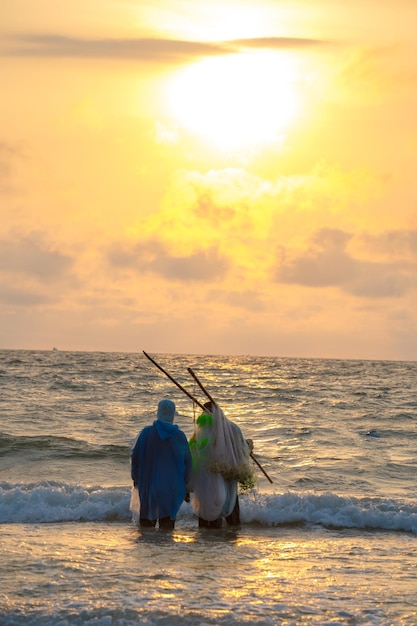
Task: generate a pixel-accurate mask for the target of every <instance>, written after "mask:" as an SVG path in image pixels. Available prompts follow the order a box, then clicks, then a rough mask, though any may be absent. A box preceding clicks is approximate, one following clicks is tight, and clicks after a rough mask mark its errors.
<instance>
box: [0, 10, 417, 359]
mask: <svg viewBox="0 0 417 626" xmlns="http://www.w3.org/2000/svg"><path fill="white" fill-rule="evenodd" d="M416 23H417V2H416V0H350V1H349V2H346V1H345V0H343V1H342V0H292V1H291V2H290V1H286V0H257V1H256V2H253V1H251V2H248V1H237V0H236V1H235V0H233V1H230V0H221V1H218V0H210V2H208V1H207V2H206V1H203V0H60V1H59V2H56V0H35V1H34V0H1V2H0V80H1V84H2V91H1V97H0V216H1V220H0V348H4V349H42V350H43V349H46V350H49V349H52V348H57V349H59V350H88V351H90V350H99V351H123V352H126V351H127V352H140V351H141V350H146V351H147V352H150V353H152V352H154V353H180V354H196V355H198V354H218V355H254V356H283V357H306V358H310V357H313V358H342V359H390V360H391V359H392V360H417V175H416V170H417V167H416V166H417V115H416V111H417V37H416V36H415V24H416Z"/></svg>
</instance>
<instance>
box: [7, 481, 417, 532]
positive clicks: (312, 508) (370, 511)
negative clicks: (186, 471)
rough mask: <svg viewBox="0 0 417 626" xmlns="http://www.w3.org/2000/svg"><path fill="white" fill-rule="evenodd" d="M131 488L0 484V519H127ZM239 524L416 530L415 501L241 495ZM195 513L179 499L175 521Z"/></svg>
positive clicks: (55, 484)
mask: <svg viewBox="0 0 417 626" xmlns="http://www.w3.org/2000/svg"><path fill="white" fill-rule="evenodd" d="M130 499H131V488H130V487H102V486H93V487H85V486H80V485H69V484H66V483H61V482H46V481H45V482H39V483H31V484H11V483H0V523H42V522H45V523H46V522H68V521H131V520H132V512H131V511H130V510H129V507H130ZM240 510H241V522H242V524H254V523H258V524H263V525H265V526H280V525H294V524H300V525H313V524H317V525H323V526H325V527H330V528H358V529H367V528H372V529H381V530H392V531H406V532H412V533H414V534H417V505H415V504H413V503H411V502H406V501H400V500H398V499H396V500H390V499H384V498H349V497H342V496H339V495H336V494H333V493H327V494H314V493H303V494H299V493H294V492H287V493H284V494H272V495H271V494H268V495H266V494H259V493H257V492H256V491H254V492H253V493H252V494H249V495H247V494H245V495H243V496H240ZM193 517H195V516H194V513H193V511H192V508H191V505H190V504H188V503H185V502H184V503H183V505H182V506H181V509H180V511H179V514H178V519H191V518H193Z"/></svg>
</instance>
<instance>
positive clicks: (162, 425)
mask: <svg viewBox="0 0 417 626" xmlns="http://www.w3.org/2000/svg"><path fill="white" fill-rule="evenodd" d="M153 425H154V426H155V428H156V432H157V433H158V435H159V437H160V438H161V439H169V438H170V437H172V435H174V434H175V433H177V432H178V426H177V425H176V424H171V423H170V422H163V421H162V420H155V421H154V423H153Z"/></svg>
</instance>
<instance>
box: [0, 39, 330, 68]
mask: <svg viewBox="0 0 417 626" xmlns="http://www.w3.org/2000/svg"><path fill="white" fill-rule="evenodd" d="M4 41H5V42H6V43H5V45H3V49H2V50H0V55H1V56H8V57H49V58H63V57H64V58H65V57H68V58H87V59H88V58H96V59H131V60H137V61H145V62H154V63H181V62H186V61H190V60H192V59H195V58H202V57H211V56H218V55H224V54H232V53H236V52H237V51H239V50H242V49H248V48H254V49H262V48H264V49H271V48H272V49H288V48H302V47H306V46H317V45H322V44H323V43H324V42H322V41H320V40H316V39H305V38H295V37H264V38H256V39H237V40H232V41H224V42H201V41H187V40H181V39H165V38H134V39H80V38H76V37H66V36H63V35H49V34H39V35H32V34H18V35H10V36H8V37H7V38H5V40H4Z"/></svg>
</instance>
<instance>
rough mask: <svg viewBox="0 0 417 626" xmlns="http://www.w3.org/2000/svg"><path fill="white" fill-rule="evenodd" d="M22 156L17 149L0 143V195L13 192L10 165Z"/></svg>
mask: <svg viewBox="0 0 417 626" xmlns="http://www.w3.org/2000/svg"><path fill="white" fill-rule="evenodd" d="M20 156H22V155H21V153H20V152H19V150H18V149H17V148H15V147H14V146H12V145H9V144H7V143H4V142H0V193H4V194H5V193H9V192H11V191H13V184H12V165H13V161H14V160H15V159H16V157H20Z"/></svg>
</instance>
